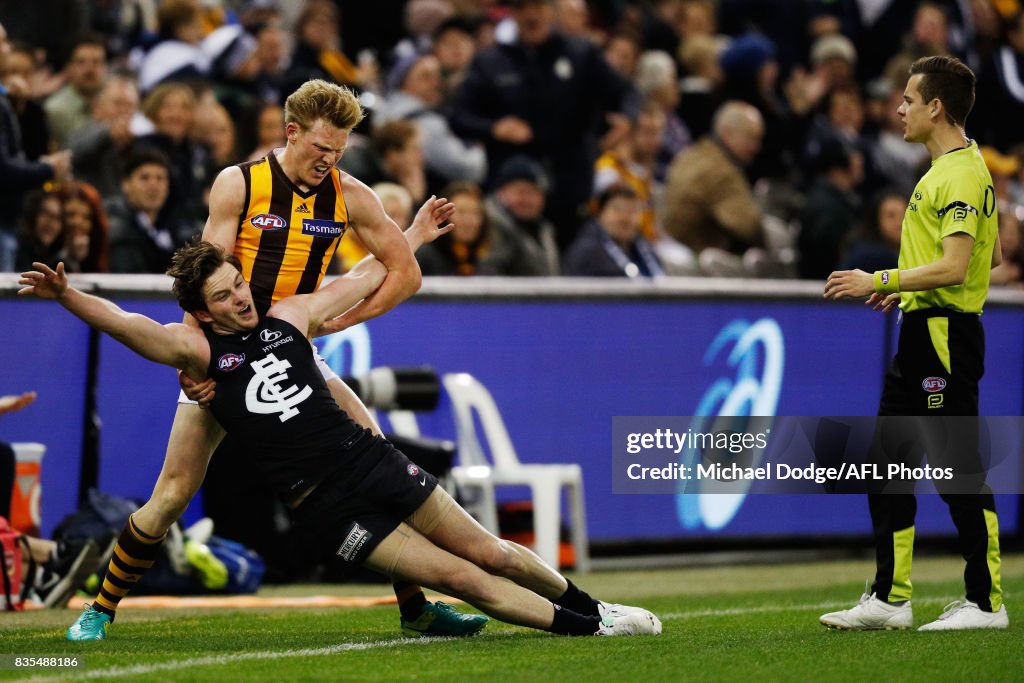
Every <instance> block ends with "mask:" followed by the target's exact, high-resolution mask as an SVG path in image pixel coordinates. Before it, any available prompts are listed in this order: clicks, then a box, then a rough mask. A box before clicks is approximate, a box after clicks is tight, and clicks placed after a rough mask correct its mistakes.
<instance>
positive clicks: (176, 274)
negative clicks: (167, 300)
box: [167, 238, 242, 313]
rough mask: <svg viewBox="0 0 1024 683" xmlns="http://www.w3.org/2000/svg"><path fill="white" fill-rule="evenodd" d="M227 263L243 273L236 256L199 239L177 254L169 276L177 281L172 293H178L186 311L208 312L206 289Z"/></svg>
mask: <svg viewBox="0 0 1024 683" xmlns="http://www.w3.org/2000/svg"><path fill="white" fill-rule="evenodd" d="M225 263H230V264H231V265H233V266H234V267H235V268H237V269H238V272H242V263H241V261H239V260H238V258H237V257H236V256H235V255H234V254H227V253H225V252H224V250H223V249H222V248H221V247H219V246H217V245H216V244H213V243H212V242H204V241H202V240H200V239H198V238H197V239H195V240H193V241H192V242H191V243H189V244H186V245H185V246H184V247H181V248H180V249H178V250H177V251H176V252H174V256H172V257H171V267H170V268H168V269H167V274H168V275H170V276H171V277H173V278H174V284H173V285H171V291H173V292H174V296H175V298H176V299H177V300H178V305H179V306H181V308H182V310H183V311H185V312H186V313H193V312H195V311H205V310H207V308H206V298H205V297H204V296H203V286H204V285H206V280H207V279H209V277H210V276H211V275H212V274H213V273H214V272H215V271H216V270H217V269H218V268H220V267H221V266H222V265H224V264H225Z"/></svg>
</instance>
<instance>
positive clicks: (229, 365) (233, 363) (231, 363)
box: [217, 353, 245, 372]
mask: <svg viewBox="0 0 1024 683" xmlns="http://www.w3.org/2000/svg"><path fill="white" fill-rule="evenodd" d="M244 362H245V354H244V353H225V354H224V355H223V356H221V357H220V358H218V359H217V367H218V368H219V369H221V370H223V371H224V372H231V371H232V370H234V369H235V368H237V367H238V366H239V365H241V364H242V363H244Z"/></svg>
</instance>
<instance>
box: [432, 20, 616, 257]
mask: <svg viewBox="0 0 1024 683" xmlns="http://www.w3.org/2000/svg"><path fill="white" fill-rule="evenodd" d="M512 18H513V20H514V22H515V25H516V29H517V36H516V39H515V41H514V42H512V43H509V44H498V45H495V46H494V47H492V48H489V49H487V50H483V51H481V52H479V53H477V56H476V58H475V59H474V60H473V65H472V66H471V67H470V70H469V73H468V74H467V76H466V79H465V80H464V81H463V83H462V86H461V87H460V88H459V91H458V93H456V97H455V101H454V102H453V109H452V128H453V129H454V130H455V132H456V133H457V134H459V135H461V136H463V137H466V138H469V139H473V140H480V141H482V142H484V144H485V146H486V148H487V164H488V167H489V168H490V169H491V173H492V174H493V173H496V172H497V169H498V168H500V167H501V165H502V163H503V162H504V161H505V160H506V159H508V158H510V157H512V156H514V155H517V154H525V155H526V156H528V157H531V158H533V159H535V160H537V161H539V162H541V163H542V164H543V165H544V166H545V167H546V168H548V169H550V172H551V176H552V179H553V183H552V187H551V188H550V189H551V195H550V199H551V201H550V202H549V203H548V205H547V214H548V217H549V218H550V219H551V220H552V221H553V222H554V223H555V225H556V226H557V228H558V230H559V234H558V240H559V243H560V244H562V245H566V246H567V245H568V244H569V243H570V242H571V241H572V238H573V237H574V236H575V232H576V228H577V225H578V223H579V220H580V209H581V207H582V205H583V203H584V202H585V201H586V200H587V198H588V197H589V196H590V192H591V188H592V186H593V163H594V160H595V159H596V158H597V156H598V149H599V147H598V137H599V136H600V135H601V134H602V133H604V132H605V131H606V130H607V131H608V132H607V133H605V142H606V143H607V141H608V140H610V139H617V138H620V137H621V136H622V135H624V134H625V133H626V132H627V131H628V121H627V120H626V119H624V117H622V116H621V115H620V116H610V115H611V114H615V113H619V112H621V111H622V108H623V103H624V98H625V96H626V94H627V92H628V90H629V87H628V83H627V82H626V81H625V80H623V79H622V78H621V77H620V76H619V75H618V74H617V73H615V72H614V71H613V70H612V68H611V67H610V66H608V63H607V62H606V61H605V60H604V57H603V56H602V55H601V53H600V51H599V50H598V49H597V48H596V47H595V46H594V45H592V44H591V43H589V42H588V41H586V40H583V39H580V38H567V37H565V36H563V35H562V34H561V33H559V32H558V31H557V30H556V28H555V19H554V7H553V6H552V4H551V2H549V1H546V0H516V1H515V2H513V3H512ZM609 126H610V130H608V127H609Z"/></svg>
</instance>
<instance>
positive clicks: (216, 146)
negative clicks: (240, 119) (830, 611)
mask: <svg viewBox="0 0 1024 683" xmlns="http://www.w3.org/2000/svg"><path fill="white" fill-rule="evenodd" d="M192 137H194V138H195V139H196V140H198V141H199V142H200V143H202V144H203V145H206V148H207V149H208V150H209V152H210V162H211V164H212V165H213V166H214V167H216V168H224V167H225V166H231V165H232V164H236V163H238V162H239V161H240V159H239V157H238V148H237V144H236V142H235V122H234V121H232V120H231V114H229V113H228V110H227V109H225V108H224V107H223V106H221V104H220V103H219V102H217V100H216V99H215V98H214V97H213V94H212V93H207V94H206V95H205V96H204V97H203V99H202V101H201V102H200V104H199V107H198V108H197V110H196V123H195V128H194V130H193V132H192ZM210 177H211V178H212V177H213V176H212V175H211V176H210Z"/></svg>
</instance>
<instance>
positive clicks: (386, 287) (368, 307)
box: [337, 266, 421, 329]
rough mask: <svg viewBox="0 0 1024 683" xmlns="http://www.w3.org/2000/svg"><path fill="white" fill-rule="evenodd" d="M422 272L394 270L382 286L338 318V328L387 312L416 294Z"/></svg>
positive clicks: (417, 269)
mask: <svg viewBox="0 0 1024 683" xmlns="http://www.w3.org/2000/svg"><path fill="white" fill-rule="evenodd" d="M420 282H421V277H420V272H419V267H418V266H416V267H415V270H413V271H412V272H407V271H398V270H392V271H389V272H388V273H387V276H386V277H385V278H384V281H383V282H382V283H381V285H380V287H378V288H377V289H376V291H374V292H373V293H372V294H370V295H369V296H367V297H366V298H365V299H363V300H362V301H361V302H359V303H358V304H356V305H355V306H353V307H352V308H351V309H349V310H348V311H346V312H345V313H344V314H343V315H341V317H339V318H338V320H337V324H338V329H344V328H346V327H351V326H352V325H357V324H359V323H361V322H365V321H367V320H371V319H373V318H376V317H377V316H379V315H383V314H384V313H387V312H388V311H390V310H391V309H392V308H394V307H395V306H397V305H398V304H400V303H402V302H403V301H405V300H406V299H408V298H409V297H410V296H412V295H413V294H415V293H416V292H417V291H418V290H419V288H420Z"/></svg>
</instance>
